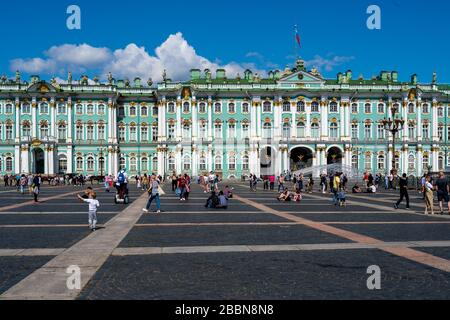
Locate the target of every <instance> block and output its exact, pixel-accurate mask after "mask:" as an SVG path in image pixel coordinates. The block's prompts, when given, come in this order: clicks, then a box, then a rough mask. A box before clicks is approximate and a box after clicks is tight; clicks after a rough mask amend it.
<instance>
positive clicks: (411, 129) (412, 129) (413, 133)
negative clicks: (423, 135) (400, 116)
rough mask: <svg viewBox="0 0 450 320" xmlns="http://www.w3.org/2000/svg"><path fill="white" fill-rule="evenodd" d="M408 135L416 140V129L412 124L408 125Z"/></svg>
mask: <svg viewBox="0 0 450 320" xmlns="http://www.w3.org/2000/svg"><path fill="white" fill-rule="evenodd" d="M408 135H409V138H410V139H415V138H416V127H415V126H414V124H412V123H410V124H409V125H408Z"/></svg>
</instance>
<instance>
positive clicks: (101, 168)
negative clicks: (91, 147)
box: [98, 157, 105, 175]
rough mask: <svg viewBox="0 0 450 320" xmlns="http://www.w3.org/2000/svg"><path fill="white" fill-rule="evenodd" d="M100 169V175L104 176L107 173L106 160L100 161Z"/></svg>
mask: <svg viewBox="0 0 450 320" xmlns="http://www.w3.org/2000/svg"><path fill="white" fill-rule="evenodd" d="M98 167H99V168H100V174H101V175H103V173H104V172H105V158H103V157H102V158H99V159H98Z"/></svg>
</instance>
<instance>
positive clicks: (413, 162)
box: [408, 154, 416, 171]
mask: <svg viewBox="0 0 450 320" xmlns="http://www.w3.org/2000/svg"><path fill="white" fill-rule="evenodd" d="M415 167H416V158H415V157H414V155H412V154H410V155H409V157H408V171H414V168H415Z"/></svg>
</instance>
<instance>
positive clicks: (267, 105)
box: [263, 101, 272, 112]
mask: <svg viewBox="0 0 450 320" xmlns="http://www.w3.org/2000/svg"><path fill="white" fill-rule="evenodd" d="M263 112H272V104H271V103H270V102H269V101H266V102H264V103H263Z"/></svg>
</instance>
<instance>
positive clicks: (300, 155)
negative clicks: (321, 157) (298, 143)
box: [291, 147, 313, 171]
mask: <svg viewBox="0 0 450 320" xmlns="http://www.w3.org/2000/svg"><path fill="white" fill-rule="evenodd" d="M312 166H313V152H312V150H311V149H309V148H306V147H297V148H294V149H292V151H291V171H298V170H303V169H306V168H310V167H312Z"/></svg>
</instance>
